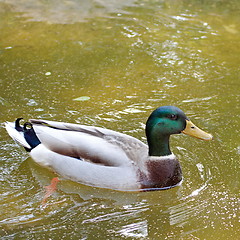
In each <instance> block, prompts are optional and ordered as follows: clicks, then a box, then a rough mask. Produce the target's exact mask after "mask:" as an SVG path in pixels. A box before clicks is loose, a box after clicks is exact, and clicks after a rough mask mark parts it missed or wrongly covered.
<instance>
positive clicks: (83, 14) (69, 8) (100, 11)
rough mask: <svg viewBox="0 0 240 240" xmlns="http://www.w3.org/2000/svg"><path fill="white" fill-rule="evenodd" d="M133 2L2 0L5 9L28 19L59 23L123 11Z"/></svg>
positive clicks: (69, 22)
mask: <svg viewBox="0 0 240 240" xmlns="http://www.w3.org/2000/svg"><path fill="white" fill-rule="evenodd" d="M0 2H1V1H0ZM134 2H135V1H134V0H121V1H117V0H104V1H101V0H80V1H79V0H68V1H60V2H59V1H57V0H51V1H48V2H43V1H40V0H36V1H31V0H21V1H16V0H7V1H4V3H5V4H6V10H8V11H9V6H10V9H11V11H13V12H20V13H22V16H23V17H25V18H26V19H28V20H29V21H37V22H38V21H43V22H47V23H60V24H73V23H76V22H82V21H86V20H87V19H89V18H92V17H103V16H105V17H106V16H107V14H109V13H115V12H117V13H119V14H120V13H124V12H125V11H124V10H122V9H123V7H126V6H134V5H135V4H134ZM7 4H8V5H7ZM3 7H4V5H3ZM3 9H4V8H3Z"/></svg>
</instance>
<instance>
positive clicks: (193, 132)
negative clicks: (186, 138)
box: [146, 106, 212, 156]
mask: <svg viewBox="0 0 240 240" xmlns="http://www.w3.org/2000/svg"><path fill="white" fill-rule="evenodd" d="M179 133H185V134H187V135H190V136H193V137H197V138H200V139H203V140H211V139H212V136H211V135H210V134H208V133H205V132H203V131H202V130H200V129H199V128H198V127H196V126H195V125H193V123H192V122H191V121H190V120H189V119H188V118H187V116H186V115H185V113H184V112H183V111H182V110H181V109H179V108H177V107H174V106H163V107H159V108H157V109H156V110H154V111H153V112H152V114H151V115H150V116H149V118H148V120H147V123H146V136H147V141H148V146H149V155H150V156H165V155H170V154H171V151H170V148H169V138H170V135H172V134H179Z"/></svg>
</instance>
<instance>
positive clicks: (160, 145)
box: [147, 135, 172, 156]
mask: <svg viewBox="0 0 240 240" xmlns="http://www.w3.org/2000/svg"><path fill="white" fill-rule="evenodd" d="M169 139H170V135H164V136H163V135H160V136H159V135H158V136H157V135H155V136H154V135H153V136H152V135H151V136H148V137H147V141H148V146H149V156H167V155H170V154H172V152H171V150H170V147H169Z"/></svg>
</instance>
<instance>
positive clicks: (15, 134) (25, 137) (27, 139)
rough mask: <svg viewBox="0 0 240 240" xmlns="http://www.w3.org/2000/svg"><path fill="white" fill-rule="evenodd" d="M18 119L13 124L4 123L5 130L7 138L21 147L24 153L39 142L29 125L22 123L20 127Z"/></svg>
mask: <svg viewBox="0 0 240 240" xmlns="http://www.w3.org/2000/svg"><path fill="white" fill-rule="evenodd" d="M21 119H22V118H18V119H17V120H16V121H15V122H6V123H5V128H6V130H7V132H8V134H9V136H10V137H11V138H12V139H13V140H14V141H15V142H17V143H18V144H19V145H21V146H23V147H24V148H25V149H26V151H28V152H30V151H31V150H32V149H33V148H35V147H36V146H37V145H39V144H40V143H41V142H40V140H39V139H38V137H37V135H36V133H35V131H34V129H33V127H32V124H31V123H28V122H26V123H24V125H23V126H21V125H20V120H21Z"/></svg>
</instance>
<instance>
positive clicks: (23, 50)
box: [0, 0, 240, 239]
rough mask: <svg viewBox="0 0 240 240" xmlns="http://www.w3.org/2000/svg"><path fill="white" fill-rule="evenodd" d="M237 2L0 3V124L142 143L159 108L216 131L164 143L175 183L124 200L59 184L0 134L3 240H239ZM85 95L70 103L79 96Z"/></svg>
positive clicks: (115, 194) (116, 195) (121, 196)
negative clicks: (86, 129)
mask: <svg viewBox="0 0 240 240" xmlns="http://www.w3.org/2000/svg"><path fill="white" fill-rule="evenodd" d="M239 10H240V2H239V1H238V0H230V1H224V0H222V1H220V0H218V1H217V0H213V1H193V0H192V1H190V0H189V1H187V0H186V1H181V0H170V1H164V0H163V1H154V0H152V1H151V0H149V1H143V0H139V1H131V0H125V1H113V0H112V1H110V0H108V1H107V0H106V1H97V0H96V1H83V0H82V1H73V0H71V1H61V2H59V1H53V0H52V1H27V0H22V1H10V0H9V1H0V86H1V95H0V109H1V110H0V112H1V115H0V122H1V123H3V122H4V121H7V120H9V121H13V120H14V119H15V118H16V117H24V118H25V119H28V118H33V117H34V118H45V119H49V120H59V121H67V122H73V123H80V122H81V123H83V124H90V125H96V126H101V127H106V128H111V129H114V130H117V131H121V132H124V133H127V134H131V135H132V136H134V137H137V138H139V139H141V140H142V141H146V140H145V135H144V128H143V126H144V124H145V121H146V118H147V117H148V115H149V114H150V112H151V111H152V110H153V109H155V108H156V107H158V106H162V105H175V106H178V107H180V108H182V109H183V110H184V111H185V112H186V113H187V115H188V116H189V117H190V118H191V120H192V121H193V122H195V123H196V124H197V125H199V126H200V127H201V128H203V129H205V130H206V131H208V132H211V133H212V134H213V135H214V141H212V142H203V141H200V140H197V139H193V138H190V137H187V136H174V137H172V141H171V145H172V150H173V152H174V153H175V154H176V155H177V156H178V157H179V159H180V162H181V164H182V168H183V174H184V182H183V184H182V186H180V187H177V188H174V189H171V190H167V191H157V192H148V193H121V192H115V191H110V190H103V189H95V188H91V187H86V186H83V185H80V184H76V183H73V182H70V181H62V182H60V184H59V188H58V191H57V192H56V193H54V194H53V196H51V198H49V199H48V205H47V207H46V208H45V209H41V208H40V204H41V201H42V198H43V196H44V188H43V187H44V186H46V185H49V183H50V180H51V178H52V177H54V176H55V175H54V174H52V173H51V172H49V171H48V170H45V169H43V168H41V167H39V166H37V165H36V164H35V163H34V162H33V161H32V160H31V158H29V157H28V155H27V154H26V152H25V151H24V150H23V149H22V148H20V147H18V146H17V145H16V144H15V143H14V142H13V141H12V140H11V139H10V138H9V137H8V136H7V134H6V132H5V129H4V128H3V127H2V128H0V136H1V150H0V157H1V161H0V181H1V185H0V196H1V197H0V204H1V208H0V236H1V239H44V238H46V239H237V238H238V237H239V228H240V223H239V179H240V176H239V155H240V142H239V114H240V111H239V93H240V74H239V73H240V27H239V22H240V14H239ZM83 96H87V97H88V98H83V99H80V100H86V101H74V99H75V98H78V97H83Z"/></svg>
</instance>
